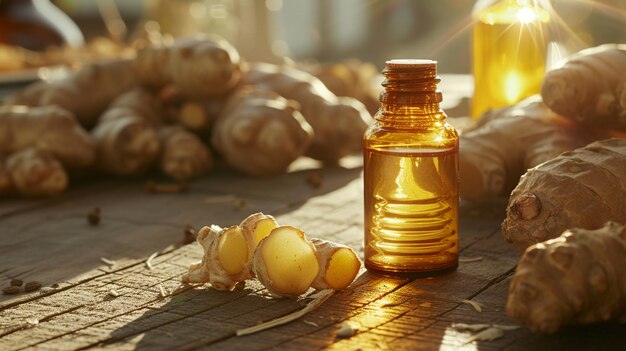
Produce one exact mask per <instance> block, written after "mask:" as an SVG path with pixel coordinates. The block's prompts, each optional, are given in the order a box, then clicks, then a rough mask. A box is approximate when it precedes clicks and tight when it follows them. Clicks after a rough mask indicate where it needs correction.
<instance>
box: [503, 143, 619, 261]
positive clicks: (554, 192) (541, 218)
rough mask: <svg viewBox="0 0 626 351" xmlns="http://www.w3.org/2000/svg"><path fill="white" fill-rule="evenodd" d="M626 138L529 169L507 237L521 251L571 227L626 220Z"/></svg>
mask: <svg viewBox="0 0 626 351" xmlns="http://www.w3.org/2000/svg"><path fill="white" fill-rule="evenodd" d="M625 175H626V140H623V139H607V140H602V141H597V142H594V143H592V144H589V145H587V146H586V147H583V148H579V149H576V150H574V151H570V152H566V153H564V154H562V155H560V156H558V157H556V158H554V159H552V160H550V161H548V162H545V163H543V164H541V165H539V166H537V167H535V168H533V169H530V170H529V171H528V172H527V173H526V174H525V175H524V176H523V177H522V178H521V180H520V182H519V184H518V185H517V187H516V188H515V190H513V192H512V193H511V197H510V199H509V204H508V206H507V209H506V218H505V220H504V222H503V223H502V231H503V233H504V238H505V239H506V240H507V241H509V242H512V243H513V244H514V245H515V246H516V247H517V248H518V250H520V252H523V251H524V250H525V249H526V248H527V247H528V246H530V245H533V244H535V243H539V242H542V241H545V240H548V239H551V238H555V237H557V236H559V235H560V234H561V233H562V232H563V231H564V230H566V229H568V228H588V229H597V228H600V227H601V226H602V225H603V224H604V223H605V222H607V221H610V220H612V221H618V222H621V223H626V206H624V199H625V198H626V176H625Z"/></svg>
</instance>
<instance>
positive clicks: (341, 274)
mask: <svg viewBox="0 0 626 351" xmlns="http://www.w3.org/2000/svg"><path fill="white" fill-rule="evenodd" d="M311 242H312V243H313V245H315V248H316V250H317V260H318V263H319V266H320V271H319V273H318V275H317V277H316V278H315V281H314V282H313V285H312V287H313V288H315V289H317V290H323V289H329V288H330V289H333V290H343V289H345V288H346V287H348V285H350V284H351V283H352V281H354V278H356V276H357V274H358V273H359V269H361V261H360V260H359V258H358V256H357V255H356V253H355V252H354V251H353V250H352V249H351V248H349V247H347V246H345V245H341V244H337V243H334V242H331V241H326V240H321V239H312V240H311Z"/></svg>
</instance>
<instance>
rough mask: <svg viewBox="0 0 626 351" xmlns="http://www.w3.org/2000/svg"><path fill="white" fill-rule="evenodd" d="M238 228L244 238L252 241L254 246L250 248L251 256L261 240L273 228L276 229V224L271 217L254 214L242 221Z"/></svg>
mask: <svg viewBox="0 0 626 351" xmlns="http://www.w3.org/2000/svg"><path fill="white" fill-rule="evenodd" d="M239 226H240V227H241V229H242V230H243V231H244V233H245V234H246V236H247V237H248V238H251V239H252V242H253V244H254V245H252V246H251V247H252V251H251V252H250V255H251V256H252V255H253V254H254V250H255V249H256V247H257V246H258V245H259V243H260V242H261V240H263V239H264V238H265V237H266V236H268V235H269V234H270V232H271V231H272V230H274V228H276V227H278V222H276V219H274V217H272V216H269V215H264V214H263V213H255V214H252V215H250V216H248V217H247V218H246V219H244V220H243V221H242V222H241V224H240V225H239Z"/></svg>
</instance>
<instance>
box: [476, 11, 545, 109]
mask: <svg viewBox="0 0 626 351" xmlns="http://www.w3.org/2000/svg"><path fill="white" fill-rule="evenodd" d="M543 3H544V1H543V0H479V1H478V2H477V3H476V5H475V6H474V13H473V20H474V23H475V24H474V35H473V37H474V38H473V40H474V42H473V71H474V72H473V73H474V98H473V100H472V107H471V115H472V117H473V118H478V117H480V116H481V115H482V114H483V113H484V112H485V111H487V110H489V109H493V108H498V107H503V106H507V105H512V104H514V103H516V102H518V101H520V100H522V99H523V98H525V97H528V96H530V95H533V94H537V93H539V92H540V90H541V82H542V81H543V77H544V75H545V67H546V56H547V48H548V24H549V21H550V15H549V13H548V11H547V9H546V8H545V6H544V5H543Z"/></svg>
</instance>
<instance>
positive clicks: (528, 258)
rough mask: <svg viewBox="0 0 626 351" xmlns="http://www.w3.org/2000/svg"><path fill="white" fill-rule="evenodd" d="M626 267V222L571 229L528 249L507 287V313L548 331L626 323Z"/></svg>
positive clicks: (543, 331) (535, 327) (545, 331)
mask: <svg viewBox="0 0 626 351" xmlns="http://www.w3.org/2000/svg"><path fill="white" fill-rule="evenodd" d="M622 174H623V173H622ZM624 267H626V227H624V225H622V224H618V223H615V222H608V223H606V224H605V225H604V226H603V227H602V228H600V229H596V230H586V229H571V230H567V231H565V232H564V233H563V234H562V235H561V236H559V237H558V238H556V239H552V240H548V241H546V242H543V243H539V244H536V245H533V246H531V247H529V248H528V249H527V250H526V252H525V253H524V256H523V257H522V259H521V260H520V262H519V264H518V265H517V271H516V272H515V275H514V276H513V280H512V282H511V286H510V287H509V297H508V302H507V305H506V312H507V314H508V315H509V316H510V317H511V318H514V319H516V320H518V321H520V322H522V323H525V324H528V325H529V327H530V328H531V330H532V331H533V332H541V333H550V334H551V333H555V332H556V331H558V330H559V329H560V328H562V327H563V326H564V325H566V324H591V323H597V322H603V321H608V320H616V321H619V322H620V323H626V274H624V271H623V269H624Z"/></svg>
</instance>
